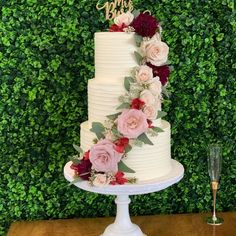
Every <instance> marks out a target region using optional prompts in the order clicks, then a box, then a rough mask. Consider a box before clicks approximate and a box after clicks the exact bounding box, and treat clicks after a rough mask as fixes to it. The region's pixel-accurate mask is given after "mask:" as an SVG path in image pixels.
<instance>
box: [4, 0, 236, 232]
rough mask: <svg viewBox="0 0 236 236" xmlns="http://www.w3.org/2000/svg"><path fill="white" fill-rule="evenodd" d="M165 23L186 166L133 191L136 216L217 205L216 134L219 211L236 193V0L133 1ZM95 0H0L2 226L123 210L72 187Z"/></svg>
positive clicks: (99, 20)
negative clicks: (212, 175) (213, 175)
mask: <svg viewBox="0 0 236 236" xmlns="http://www.w3.org/2000/svg"><path fill="white" fill-rule="evenodd" d="M133 2H134V4H135V8H137V9H138V8H139V9H141V10H146V9H149V10H150V11H151V12H152V14H153V15H155V16H156V17H157V18H158V19H159V20H160V21H161V23H162V26H163V29H164V32H163V38H164V40H165V42H167V44H168V45H169V47H170V55H169V59H170V60H171V62H172V65H173V67H174V71H173V72H172V74H171V78H170V90H171V93H172V96H171V98H170V100H169V101H166V102H165V104H164V110H165V111H167V112H168V115H167V118H166V119H167V120H168V121H169V122H170V123H171V125H172V156H173V158H175V159H176V160H178V161H180V162H181V163H182V164H183V165H184V167H185V176H184V178H183V180H182V181H181V182H180V183H179V184H177V185H174V186H172V187H169V188H168V189H166V190H164V191H161V192H158V193H152V194H146V195H141V196H134V197H132V204H131V205H130V211H131V214H132V215H145V214H160V213H165V214H167V213H182V212H200V211H210V209H211V205H212V200H211V191H210V185H209V178H208V174H207V151H206V147H207V144H208V143H209V142H215V141H220V142H221V143H222V145H223V170H222V178H221V187H220V191H219V194H218V201H217V209H218V210H219V211H231V210H235V209H236V206H235V199H236V188H235V183H236V181H235V180H236V160H235V158H236V148H235V137H236V122H235V121H236V89H235V88H236V79H235V74H236V60H235V59H236V16H235V6H234V1H233V0H208V1H205V0H195V1H187V0H186V1H183V0H171V1H169V0H158V1H155V0H153V1H151V0H145V1H144V0H143V1H141V0H135V1H133ZM96 3H97V0H91V1H87V0H64V1H62V0H47V1H43V0H19V1H15V0H2V1H1V3H0V4H1V11H0V15H1V22H0V80H1V83H0V98H1V99H0V117H1V119H0V132H1V133H0V144H1V146H0V153H1V154H0V158H1V165H0V173H1V174H0V175H1V176H0V177H1V180H0V222H1V223H0V235H4V234H5V233H6V230H7V229H8V227H9V225H10V224H11V223H12V222H13V221H16V220H36V219H54V218H73V217H95V216H108V215H114V214H115V205H114V203H113V200H114V197H112V196H103V195H98V194H93V193H88V192H85V191H82V190H79V189H78V188H76V187H75V186H68V183H67V181H66V180H65V179H64V176H63V166H64V164H65V163H66V162H67V160H68V156H69V155H73V154H74V149H73V147H72V144H73V143H77V144H79V140H80V137H79V129H80V123H81V122H82V121H85V120H86V119H87V81H88V79H91V78H93V76H94V42H93V35H94V33H95V32H96V31H104V30H106V29H107V28H108V22H107V21H105V17H104V12H102V11H97V10H96Z"/></svg>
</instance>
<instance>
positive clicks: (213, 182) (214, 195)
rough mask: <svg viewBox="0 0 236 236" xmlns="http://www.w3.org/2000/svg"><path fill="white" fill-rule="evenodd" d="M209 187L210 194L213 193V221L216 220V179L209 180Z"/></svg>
mask: <svg viewBox="0 0 236 236" xmlns="http://www.w3.org/2000/svg"><path fill="white" fill-rule="evenodd" d="M211 188H212V194H213V216H212V219H213V221H216V220H217V218H216V193H217V189H218V182H217V181H212V182H211Z"/></svg>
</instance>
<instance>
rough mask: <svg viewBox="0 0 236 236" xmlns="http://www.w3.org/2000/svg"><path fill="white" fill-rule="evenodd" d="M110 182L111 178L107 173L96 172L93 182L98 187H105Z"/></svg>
mask: <svg viewBox="0 0 236 236" xmlns="http://www.w3.org/2000/svg"><path fill="white" fill-rule="evenodd" d="M109 183H110V179H109V178H107V176H106V174H96V175H95V178H94V179H93V181H92V184H93V185H94V186H96V187H103V186H106V185H108V184H109Z"/></svg>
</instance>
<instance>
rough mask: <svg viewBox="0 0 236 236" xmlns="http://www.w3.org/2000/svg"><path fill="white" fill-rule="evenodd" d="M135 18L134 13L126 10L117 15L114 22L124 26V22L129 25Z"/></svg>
mask: <svg viewBox="0 0 236 236" xmlns="http://www.w3.org/2000/svg"><path fill="white" fill-rule="evenodd" d="M133 20H134V15H133V14H132V13H131V12H129V11H128V12H126V13H125V12H124V13H122V14H121V15H119V16H117V17H116V18H115V19H114V23H115V24H116V25H118V26H122V25H123V24H125V25H127V26H129V25H130V24H131V23H132V21H133Z"/></svg>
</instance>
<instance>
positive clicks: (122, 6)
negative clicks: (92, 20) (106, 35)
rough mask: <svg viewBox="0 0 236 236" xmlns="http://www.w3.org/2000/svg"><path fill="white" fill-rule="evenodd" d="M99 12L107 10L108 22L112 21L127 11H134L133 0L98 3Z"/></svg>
mask: <svg viewBox="0 0 236 236" xmlns="http://www.w3.org/2000/svg"><path fill="white" fill-rule="evenodd" d="M96 8H97V10H99V11H100V10H103V9H104V10H105V12H106V20H112V19H114V18H116V17H117V16H119V15H120V14H122V13H123V12H126V11H130V12H131V11H132V10H133V9H134V7H133V2H132V0H113V1H112V2H109V1H107V2H105V3H101V0H99V1H98V3H97V5H96Z"/></svg>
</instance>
